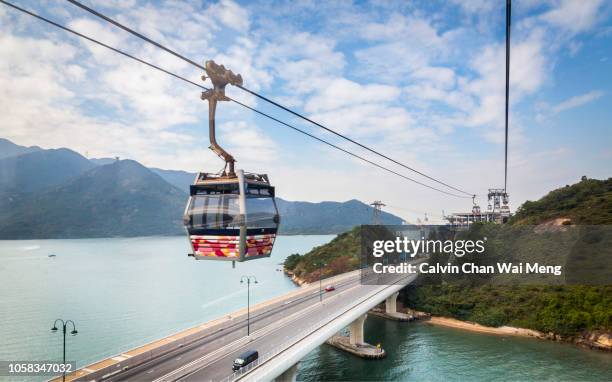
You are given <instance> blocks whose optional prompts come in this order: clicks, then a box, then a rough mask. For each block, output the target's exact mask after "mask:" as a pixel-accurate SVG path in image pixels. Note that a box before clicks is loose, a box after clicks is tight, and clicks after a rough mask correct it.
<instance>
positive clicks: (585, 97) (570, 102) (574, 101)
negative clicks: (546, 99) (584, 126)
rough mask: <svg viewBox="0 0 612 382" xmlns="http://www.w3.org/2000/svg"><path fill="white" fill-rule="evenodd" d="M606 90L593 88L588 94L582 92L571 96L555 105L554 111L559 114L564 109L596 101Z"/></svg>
mask: <svg viewBox="0 0 612 382" xmlns="http://www.w3.org/2000/svg"><path fill="white" fill-rule="evenodd" d="M603 95H604V92H602V91H600V90H593V91H590V92H588V93H586V94H582V95H579V96H574V97H571V98H569V99H567V100H565V101H563V102H561V103H559V104H557V105H555V106H553V107H552V111H553V113H555V114H557V113H560V112H562V111H564V110H569V109H573V108H576V107H579V106H582V105H586V104H587V103H589V102H592V101H595V100H596V99H598V98H600V97H602V96H603Z"/></svg>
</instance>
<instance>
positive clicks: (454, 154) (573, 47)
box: [0, 0, 612, 222]
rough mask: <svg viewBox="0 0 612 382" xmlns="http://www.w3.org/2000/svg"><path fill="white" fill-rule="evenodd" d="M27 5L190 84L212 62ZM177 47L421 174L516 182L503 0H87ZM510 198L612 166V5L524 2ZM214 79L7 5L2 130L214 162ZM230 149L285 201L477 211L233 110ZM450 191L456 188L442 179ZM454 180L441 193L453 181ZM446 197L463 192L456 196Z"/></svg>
mask: <svg viewBox="0 0 612 382" xmlns="http://www.w3.org/2000/svg"><path fill="white" fill-rule="evenodd" d="M12 1H13V2H14V3H15V4H16V5H19V6H21V7H24V8H26V9H28V10H31V11H33V12H36V13H38V14H40V15H43V16H45V17H49V18H51V19H52V20H54V21H56V22H58V23H61V24H63V25H66V26H68V27H70V28H73V29H75V30H77V31H79V32H81V33H83V34H86V35H88V36H91V37H94V38H96V39H99V40H101V41H103V42H105V43H107V44H109V45H112V46H114V47H117V48H119V49H122V50H125V51H127V52H129V53H130V54H133V55H136V56H138V57H140V58H142V59H146V60H149V61H151V62H153V63H155V64H156V65H159V66H162V67H163V68H165V69H168V70H170V71H173V72H176V73H178V74H180V75H183V76H185V77H187V78H189V79H191V80H193V81H195V82H198V83H202V84H203V85H204V86H210V85H211V84H210V82H209V81H202V80H201V75H202V74H203V73H201V72H200V70H199V69H197V68H196V67H193V66H191V65H189V64H187V63H185V62H183V61H181V60H179V59H177V58H175V57H174V56H172V55H170V54H168V53H166V52H163V51H161V50H160V49H157V48H155V47H154V46H152V45H149V44H147V43H146V42H144V41H142V40H139V39H138V38H136V37H134V36H131V35H130V34H128V33H126V32H125V31H122V30H120V29H118V28H116V27H113V26H112V25H109V24H105V23H103V22H102V21H100V20H99V19H96V18H95V17H94V16H92V15H90V14H88V13H86V12H85V11H83V10H81V9H79V8H77V7H75V6H73V5H71V4H70V3H67V2H62V1H56V0H40V1H34V0H30V1H24V0H12ZM83 3H85V4H86V5H88V6H91V7H94V8H95V9H97V10H100V11H102V12H104V13H106V14H108V15H109V16H111V17H113V18H116V19H117V20H119V21H120V22H122V23H125V24H127V25H129V26H131V27H132V28H134V29H136V30H137V31H140V32H142V33H143V34H145V35H147V36H149V37H151V38H152V39H154V40H156V41H159V42H160V43H162V44H164V45H166V46H168V47H170V48H171V49H174V50H176V51H178V52H180V53H181V54H183V55H185V56H187V57H189V58H191V59H193V60H194V61H197V62H200V63H204V62H205V61H206V60H209V59H213V60H215V62H217V63H219V64H223V65H225V66H226V67H227V68H229V69H231V70H232V71H234V72H235V73H240V74H241V75H242V77H243V79H244V85H245V86H246V87H247V88H249V89H252V90H254V91H257V92H259V93H261V94H264V95H265V96H267V97H269V98H272V99H274V100H276V101H278V102H280V103H282V104H284V105H285V106H288V107H290V108H292V109H294V110H296V111H298V112H301V113H304V114H305V115H307V116H308V117H309V118H311V119H313V120H315V121H318V122H320V123H323V124H325V125H326V126H328V127H329V128H332V129H334V130H337V131H338V132H341V133H343V134H346V135H348V136H349V137H351V138H353V139H355V140H358V141H359V142H361V143H363V144H366V145H368V146H370V147H372V148H374V149H376V150H379V151H382V152H384V153H385V154H386V155H388V156H390V157H392V158H393V159H396V160H398V161H400V162H402V163H405V164H407V165H409V166H410V167H413V168H415V169H418V170H419V171H421V172H424V173H426V174H429V175H431V176H432V177H435V178H438V179H440V180H442V181H443V182H445V183H448V184H451V185H453V186H455V187H457V188H460V189H463V190H466V191H468V192H469V193H473V194H477V195H478V197H477V202H478V203H479V204H480V205H482V206H486V204H487V200H486V194H487V190H488V188H499V187H502V188H503V183H504V85H505V45H504V44H505V2H504V1H490V0H472V1H469V0H467V1H462V0H452V1H380V0H379V1H371V2H350V1H325V2H323V1H307V0H304V1H279V2H270V1H261V2H259V1H246V2H237V1H231V0H221V1H199V0H198V1H196V0H189V1H161V2H158V1H142V0H83ZM512 11H513V15H512V43H511V74H510V77H511V79H510V102H511V104H510V123H509V154H508V159H509V168H508V194H509V195H510V206H511V209H512V210H514V209H516V208H517V207H518V206H520V204H521V203H523V202H524V201H525V200H535V199H538V198H540V197H541V196H543V195H545V194H546V193H547V192H548V191H550V190H552V189H554V188H557V187H561V186H564V185H566V184H572V183H575V182H577V181H578V180H579V179H580V177H581V176H582V175H586V176H588V177H593V178H599V179H603V178H608V177H610V176H611V175H612V174H611V171H610V170H611V169H612V168H611V166H610V163H612V107H610V106H611V105H612V102H611V101H612V95H611V92H612V75H611V74H612V70H611V69H612V19H611V15H612V3H610V2H606V1H603V0H581V1H578V0H515V1H513V4H512ZM200 92H201V90H200V89H198V88H196V87H195V86H193V85H189V84H186V83H184V82H182V81H179V80H176V79H174V78H172V77H170V76H168V75H166V74H163V73H159V72H156V71H154V70H152V69H151V68H148V67H146V66H144V65H142V64H140V63H137V62H134V61H131V60H128V59H126V58H124V57H122V56H120V55H117V54H116V53H113V52H111V51H108V50H106V49H104V48H102V47H99V46H96V45H94V44H92V43H89V42H87V41H85V40H83V39H79V38H78V37H75V36H72V35H70V34H68V33H66V32H64V31H61V30H59V29H57V28H55V27H52V26H50V25H47V24H45V23H43V22H41V21H38V20H36V19H34V18H32V17H30V16H27V15H23V14H21V13H19V12H17V11H15V10H13V9H11V8H8V7H7V6H5V5H1V4H0V137H3V138H7V139H10V140H12V141H13V142H15V143H17V144H20V145H28V146H29V145H39V146H41V147H44V148H58V147H68V148H70V149H73V150H75V151H77V152H79V153H81V154H82V155H85V156H87V157H89V158H96V157H114V156H119V157H120V158H124V159H127V158H129V159H135V160H137V161H139V162H141V163H143V164H144V165H146V166H151V167H160V168H165V169H176V170H187V171H209V172H216V171H218V170H220V169H221V168H222V167H223V162H222V160H221V159H220V158H218V157H217V156H216V155H214V154H213V153H212V152H211V151H210V150H209V149H208V146H209V142H208V105H207V103H206V102H204V101H202V100H200ZM227 94H228V95H229V96H230V97H232V98H235V99H237V100H240V101H241V102H244V103H246V104H248V105H250V106H252V107H256V108H257V109H260V110H262V111H264V112H267V113H270V114H272V115H273V116H275V117H276V118H279V119H281V120H283V121H286V122H288V123H291V124H293V125H295V126H296V127H299V128H302V129H304V130H306V131H308V132H309V133H312V134H316V135H317V136H320V137H321V138H323V139H327V140H329V141H331V142H333V143H334V144H337V145H339V146H341V147H343V148H346V149H349V150H351V151H354V152H355V153H357V154H359V155H362V156H364V157H366V158H368V159H371V160H373V161H375V162H377V163H380V164H382V165H385V166H388V167H389V168H391V169H393V170H394V171H397V172H400V173H402V174H405V175H406V176H408V177H412V178H414V179H416V180H419V181H421V182H424V183H428V184H431V185H434V186H435V184H434V183H432V182H431V181H429V180H428V179H425V178H423V177H421V176H419V175H418V174H414V173H411V172H410V171H408V170H406V169H404V168H401V167H399V166H397V165H395V164H393V163H390V162H386V161H385V160H384V159H382V158H378V157H376V156H375V155H373V154H371V153H368V152H367V151H364V150H363V149H360V148H358V147H355V146H354V145H351V144H350V143H347V142H344V141H342V140H340V139H338V138H337V137H334V136H333V135H331V134H330V133H327V132H325V131H323V130H321V129H319V128H317V127H316V126H314V125H310V124H308V123H306V122H304V121H301V120H299V119H297V118H296V117H294V116H292V115H290V114H288V113H286V112H283V111H282V110H279V109H278V108H275V107H273V106H271V105H268V104H266V103H263V102H262V101H259V100H257V99H255V98H254V97H253V96H251V95H249V94H247V93H245V92H244V91H242V90H240V89H238V88H232V87H231V86H228V88H227ZM217 115H218V141H219V143H220V144H221V145H222V146H223V147H225V148H226V149H227V150H228V151H229V152H230V153H232V154H233V155H234V157H236V159H237V168H241V169H244V170H245V171H249V172H258V173H267V174H268V175H269V177H270V179H271V181H272V183H273V184H274V185H275V186H276V188H277V195H278V196H280V197H283V198H285V199H288V200H306V201H314V202H316V201H323V200H336V201H345V200H349V199H359V200H362V201H364V202H371V201H374V200H382V201H383V202H384V203H386V204H387V207H386V208H385V209H386V210H387V211H389V212H392V213H395V214H397V215H399V216H402V217H403V218H405V219H406V220H408V221H411V222H414V221H415V220H416V219H417V218H421V219H423V217H424V216H423V215H424V213H428V216H429V218H430V221H436V219H438V220H439V218H440V216H441V215H442V213H443V211H444V213H446V214H448V213H450V212H459V211H468V210H471V206H472V201H471V199H470V198H466V199H462V198H455V197H452V196H448V195H446V194H442V193H439V192H436V191H432V190H430V189H427V188H424V187H422V186H420V185H417V184H414V183H412V182H409V181H407V180H405V179H402V178H399V177H397V176H394V175H391V174H389V173H386V172H385V171H382V170H380V169H378V168H376V167H374V166H372V165H370V164H367V163H363V162H360V161H358V160H356V159H355V158H351V157H349V156H347V155H346V154H343V153H341V152H339V151H336V150H333V149H331V148H329V147H327V146H325V145H322V144H320V143H318V142H316V141H314V140H312V139H310V138H308V137H305V136H303V135H301V134H299V133H296V132H294V131H292V130H290V129H288V128H286V127H283V126H282V125H279V124H278V123H276V122H274V121H271V120H268V119H265V118H262V117H260V116H258V115H256V114H254V113H253V112H251V111H249V110H247V109H244V108H242V107H240V106H238V105H235V104H233V103H228V102H225V103H221V104H220V105H219V106H218V108H217ZM437 186H439V187H442V188H444V186H440V185H437ZM447 190H448V189H447ZM449 191H451V192H452V190H449Z"/></svg>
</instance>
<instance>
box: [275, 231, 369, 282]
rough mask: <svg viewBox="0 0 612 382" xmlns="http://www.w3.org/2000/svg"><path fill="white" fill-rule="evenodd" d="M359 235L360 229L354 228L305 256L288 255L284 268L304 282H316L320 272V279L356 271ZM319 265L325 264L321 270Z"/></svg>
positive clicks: (357, 266)
mask: <svg viewBox="0 0 612 382" xmlns="http://www.w3.org/2000/svg"><path fill="white" fill-rule="evenodd" d="M360 235H361V229H360V227H355V228H353V229H352V230H350V231H348V232H345V233H342V234H340V235H338V236H337V237H335V238H334V239H333V240H332V241H331V242H329V243H327V244H325V245H322V246H319V247H315V248H313V249H312V250H311V251H310V252H308V253H307V254H305V255H299V254H293V255H290V256H289V257H287V259H285V263H284V267H285V269H286V270H287V271H290V272H292V273H293V274H294V275H295V276H296V277H299V278H300V279H302V280H304V281H306V282H313V281H315V280H318V279H319V274H320V272H321V270H322V273H321V277H322V278H325V277H330V276H333V275H337V274H340V273H344V272H348V271H351V270H354V269H357V268H359V245H360ZM321 264H325V265H324V266H323V267H322V269H321V267H320V265H321Z"/></svg>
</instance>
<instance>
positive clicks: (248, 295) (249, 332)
mask: <svg viewBox="0 0 612 382" xmlns="http://www.w3.org/2000/svg"><path fill="white" fill-rule="evenodd" d="M245 281H246V283H247V336H250V335H251V281H253V283H254V284H257V278H256V277H255V276H242V277H241V278H240V284H243V283H244V282H245Z"/></svg>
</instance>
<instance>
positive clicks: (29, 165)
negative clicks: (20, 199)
mask: <svg viewBox="0 0 612 382" xmlns="http://www.w3.org/2000/svg"><path fill="white" fill-rule="evenodd" d="M93 167H95V165H94V164H92V163H91V162H89V161H88V160H87V159H86V158H85V157H83V156H81V155H80V154H78V153H76V152H74V151H72V150H69V149H53V150H42V149H39V150H37V151H34V152H30V153H24V154H21V155H17V156H11V157H8V158H4V159H0V194H2V193H9V194H14V193H24V192H35V191H42V190H46V189H48V188H50V187H54V186H58V185H60V184H62V183H64V182H65V181H67V180H68V179H71V178H74V177H76V176H78V175H80V174H82V173H83V172H84V171H87V170H90V169H92V168H93Z"/></svg>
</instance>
